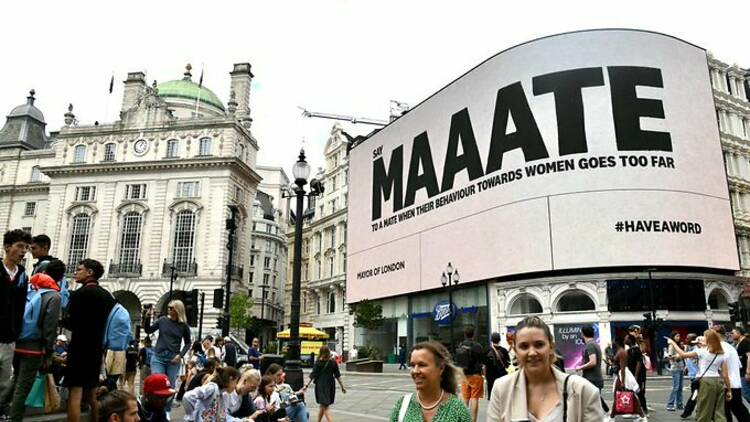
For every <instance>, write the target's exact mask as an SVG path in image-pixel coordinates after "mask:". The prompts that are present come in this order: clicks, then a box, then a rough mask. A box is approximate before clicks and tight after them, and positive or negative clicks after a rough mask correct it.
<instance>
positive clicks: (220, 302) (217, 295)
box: [214, 289, 224, 309]
mask: <svg viewBox="0 0 750 422" xmlns="http://www.w3.org/2000/svg"><path fill="white" fill-rule="evenodd" d="M223 306H224V289H214V308H217V309H221V308H222V307H223Z"/></svg>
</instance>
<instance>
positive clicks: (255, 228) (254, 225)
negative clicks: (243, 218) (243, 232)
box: [253, 222, 258, 231]
mask: <svg viewBox="0 0 750 422" xmlns="http://www.w3.org/2000/svg"><path fill="white" fill-rule="evenodd" d="M257 229H258V224H257V223H255V222H253V231H255V230H257Z"/></svg>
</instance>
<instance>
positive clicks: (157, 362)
mask: <svg viewBox="0 0 750 422" xmlns="http://www.w3.org/2000/svg"><path fill="white" fill-rule="evenodd" d="M176 355H177V354H176V353H172V352H161V353H154V356H153V357H152V358H151V373H152V374H164V375H166V376H167V378H168V379H169V385H171V386H172V388H174V385H175V380H176V379H177V374H179V373H180V367H181V366H182V364H181V363H180V362H178V363H172V359H174V357H175V356H176ZM171 409H172V400H171V399H170V400H169V402H168V403H167V411H170V410H171Z"/></svg>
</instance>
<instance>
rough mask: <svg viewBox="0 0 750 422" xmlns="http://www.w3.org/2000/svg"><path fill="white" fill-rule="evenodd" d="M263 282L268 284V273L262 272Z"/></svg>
mask: <svg viewBox="0 0 750 422" xmlns="http://www.w3.org/2000/svg"><path fill="white" fill-rule="evenodd" d="M263 284H268V274H263Z"/></svg>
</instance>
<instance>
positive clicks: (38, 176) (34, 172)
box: [31, 166, 42, 182]
mask: <svg viewBox="0 0 750 422" xmlns="http://www.w3.org/2000/svg"><path fill="white" fill-rule="evenodd" d="M31 181H32V182H41V181H42V172H41V171H39V166H34V167H32V168H31Z"/></svg>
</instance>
